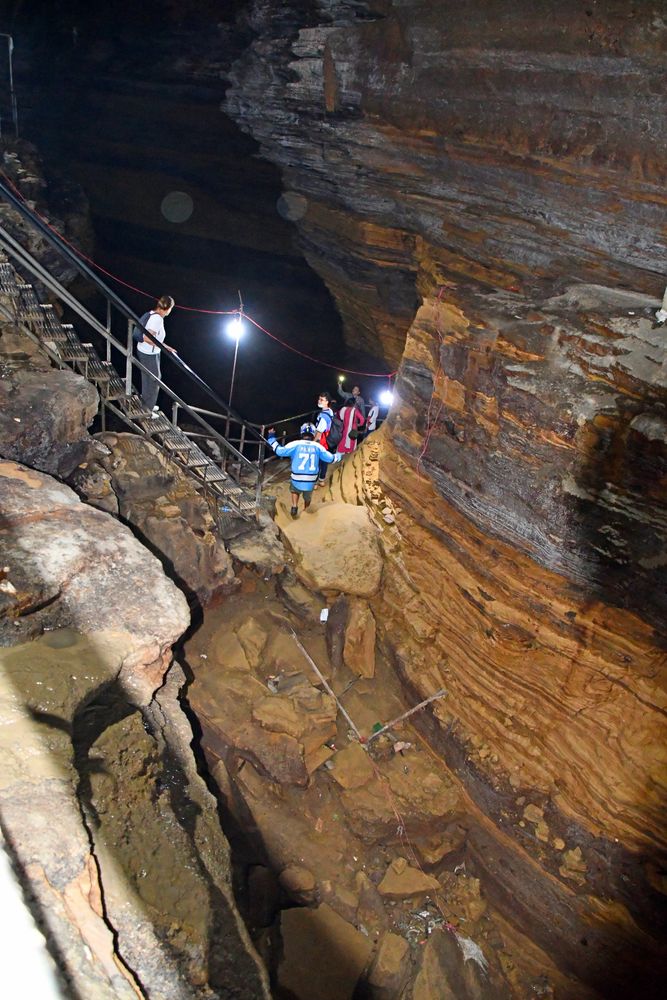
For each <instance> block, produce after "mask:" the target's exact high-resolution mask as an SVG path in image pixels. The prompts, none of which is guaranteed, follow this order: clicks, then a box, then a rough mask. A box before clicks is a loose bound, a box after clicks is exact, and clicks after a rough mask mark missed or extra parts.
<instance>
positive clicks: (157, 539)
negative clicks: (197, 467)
mask: <svg viewBox="0 0 667 1000" xmlns="http://www.w3.org/2000/svg"><path fill="white" fill-rule="evenodd" d="M95 445H96V448H95V450H94V451H93V450H92V449H91V452H90V454H89V458H88V461H87V462H86V463H85V466H86V467H85V469H77V470H76V474H75V477H74V479H73V482H74V483H75V485H76V486H77V488H80V489H82V491H83V492H84V495H85V496H86V498H87V499H90V502H92V503H94V504H95V505H96V506H102V507H104V509H112V501H111V499H110V496H109V491H110V492H111V495H112V496H113V498H114V500H115V502H116V504H117V506H118V513H119V514H120V516H121V517H122V518H123V519H124V520H125V521H126V522H127V523H128V524H130V525H131V526H132V528H134V529H135V531H137V532H138V533H139V534H140V536H141V537H142V538H144V539H146V541H148V542H149V543H150V544H151V546H152V547H153V550H154V551H155V553H156V555H157V556H158V557H159V558H160V559H161V560H162V563H163V565H164V567H165V569H166V571H167V573H168V574H169V575H170V576H171V577H172V578H174V579H175V580H176V581H177V582H178V583H179V585H180V586H182V587H183V589H184V590H186V591H188V592H190V593H192V594H194V595H196V598H197V600H198V601H199V602H200V603H201V604H203V605H207V604H210V603H211V602H212V601H215V600H216V599H217V598H220V597H221V596H222V595H224V594H227V593H229V592H230V591H232V590H234V589H236V587H237V586H238V581H237V579H236V577H235V575H234V569H233V566H232V560H231V558H230V556H229V554H228V553H227V551H226V549H225V546H224V543H223V542H222V540H221V539H220V537H219V536H218V534H217V532H216V530H215V522H214V519H213V516H212V514H211V510H210V508H209V506H208V504H207V502H206V500H205V499H204V498H203V497H202V496H200V495H199V494H198V493H197V490H196V488H195V485H194V483H193V482H192V480H191V479H190V477H189V476H187V475H186V474H185V473H183V472H181V471H180V469H179V468H178V467H177V466H176V465H174V463H172V462H170V461H169V460H168V459H167V458H166V457H165V456H164V455H163V454H162V452H161V451H160V450H159V449H158V448H157V447H156V446H155V445H154V444H152V443H151V442H150V441H148V440H146V439H145V438H142V437H140V436H139V435H137V434H114V433H103V434H99V435H97V436H96V439H95Z"/></svg>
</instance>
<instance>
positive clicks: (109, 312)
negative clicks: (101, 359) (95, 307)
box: [107, 299, 111, 363]
mask: <svg viewBox="0 0 667 1000" xmlns="http://www.w3.org/2000/svg"><path fill="white" fill-rule="evenodd" d="M107 333H108V334H109V337H110V336H111V299H107ZM107 361H108V362H109V363H111V340H109V339H108V338H107Z"/></svg>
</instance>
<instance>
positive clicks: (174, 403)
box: [171, 400, 179, 427]
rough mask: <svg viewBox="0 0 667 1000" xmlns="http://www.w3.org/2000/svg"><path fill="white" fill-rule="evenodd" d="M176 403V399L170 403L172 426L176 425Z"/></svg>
mask: <svg viewBox="0 0 667 1000" xmlns="http://www.w3.org/2000/svg"><path fill="white" fill-rule="evenodd" d="M178 409H179V407H178V403H177V402H176V400H174V402H173V403H172V404H171V422H172V424H173V425H174V427H178Z"/></svg>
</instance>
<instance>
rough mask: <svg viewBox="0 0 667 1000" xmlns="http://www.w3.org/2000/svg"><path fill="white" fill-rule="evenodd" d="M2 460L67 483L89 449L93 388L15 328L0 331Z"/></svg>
mask: <svg viewBox="0 0 667 1000" xmlns="http://www.w3.org/2000/svg"><path fill="white" fill-rule="evenodd" d="M0 369H1V371H2V378H0V457H2V458H7V459H11V460H13V461H16V462H24V463H25V464H26V465H30V466H32V467H34V468H36V469H41V470H42V471H43V472H49V473H52V474H54V475H57V476H59V477H60V478H64V477H66V476H68V475H69V474H70V473H71V472H72V470H73V469H74V468H75V467H76V465H77V464H79V463H80V462H81V461H82V460H83V459H84V456H85V454H86V450H87V447H88V441H89V437H88V427H89V426H90V424H91V423H92V420H93V417H94V416H95V414H96V413H97V406H98V395H97V390H96V389H95V387H94V386H92V385H90V383H89V382H86V380H85V379H84V378H82V377H81V376H80V375H76V374H75V373H74V372H72V371H69V369H67V368H65V369H62V370H59V369H57V368H52V367H51V364H50V362H49V360H48V358H47V357H46V355H45V354H44V353H43V352H42V351H40V349H39V348H38V347H37V346H36V344H34V342H33V341H32V340H30V338H29V337H27V336H26V335H25V334H22V333H20V332H19V331H17V330H16V329H15V328H14V327H13V326H12V325H11V324H5V325H3V326H0Z"/></svg>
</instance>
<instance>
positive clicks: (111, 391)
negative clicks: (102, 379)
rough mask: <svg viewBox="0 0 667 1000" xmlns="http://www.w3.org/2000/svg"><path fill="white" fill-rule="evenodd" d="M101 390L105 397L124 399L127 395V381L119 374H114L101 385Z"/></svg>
mask: <svg viewBox="0 0 667 1000" xmlns="http://www.w3.org/2000/svg"><path fill="white" fill-rule="evenodd" d="M100 391H101V393H102V395H103V396H104V398H105V399H118V400H121V399H123V397H124V396H126V393H125V383H124V382H123V380H122V378H119V377H118V375H112V376H110V377H109V378H108V381H107V382H106V383H105V384H103V385H101V386H100Z"/></svg>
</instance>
